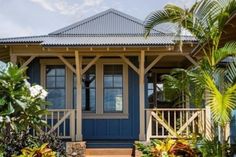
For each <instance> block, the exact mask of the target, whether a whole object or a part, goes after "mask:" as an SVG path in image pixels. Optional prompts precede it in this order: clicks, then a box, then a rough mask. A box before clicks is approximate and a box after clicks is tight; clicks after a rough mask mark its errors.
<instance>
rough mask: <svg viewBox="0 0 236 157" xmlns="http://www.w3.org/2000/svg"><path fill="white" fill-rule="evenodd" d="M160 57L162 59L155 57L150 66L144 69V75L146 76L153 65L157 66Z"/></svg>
mask: <svg viewBox="0 0 236 157" xmlns="http://www.w3.org/2000/svg"><path fill="white" fill-rule="evenodd" d="M162 57H163V56H157V57H156V58H155V59H154V60H153V61H152V63H150V64H149V65H148V67H147V68H146V69H145V74H146V73H147V72H148V71H149V70H150V69H151V68H152V67H153V66H154V65H155V64H157V62H159V61H160V60H161V58H162Z"/></svg>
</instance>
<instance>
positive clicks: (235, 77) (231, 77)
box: [226, 58, 236, 84]
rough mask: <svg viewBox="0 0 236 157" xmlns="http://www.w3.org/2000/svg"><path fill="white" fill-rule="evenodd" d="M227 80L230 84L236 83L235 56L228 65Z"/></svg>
mask: <svg viewBox="0 0 236 157" xmlns="http://www.w3.org/2000/svg"><path fill="white" fill-rule="evenodd" d="M226 81H227V82H229V83H230V84H235V83H236V59H235V58H234V59H233V61H232V62H230V63H229V64H228V65H227V67H226Z"/></svg>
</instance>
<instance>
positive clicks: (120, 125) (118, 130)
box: [82, 68, 139, 140]
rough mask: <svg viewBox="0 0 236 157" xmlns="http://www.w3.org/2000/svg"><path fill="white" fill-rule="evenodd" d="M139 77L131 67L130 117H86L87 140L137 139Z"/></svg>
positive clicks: (85, 135) (84, 128) (85, 134)
mask: <svg viewBox="0 0 236 157" xmlns="http://www.w3.org/2000/svg"><path fill="white" fill-rule="evenodd" d="M138 84H139V77H138V75H137V74H136V72H134V71H133V70H132V69H130V68H129V118H128V119H84V120H83V124H82V125H83V137H84V139H85V140H86V139H87V140H115V139H119V140H137V139H138V134H139V86H138Z"/></svg>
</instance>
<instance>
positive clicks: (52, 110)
mask: <svg viewBox="0 0 236 157" xmlns="http://www.w3.org/2000/svg"><path fill="white" fill-rule="evenodd" d="M73 110H75V109H47V111H48V112H64V111H73Z"/></svg>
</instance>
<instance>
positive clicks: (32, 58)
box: [20, 56, 36, 68]
mask: <svg viewBox="0 0 236 157" xmlns="http://www.w3.org/2000/svg"><path fill="white" fill-rule="evenodd" d="M35 58H36V56H31V57H30V58H29V59H28V60H27V61H26V62H25V63H24V64H23V65H22V66H21V67H20V68H25V67H26V66H27V65H29V64H30V63H31V62H32V61H33V60H34V59H35Z"/></svg>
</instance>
